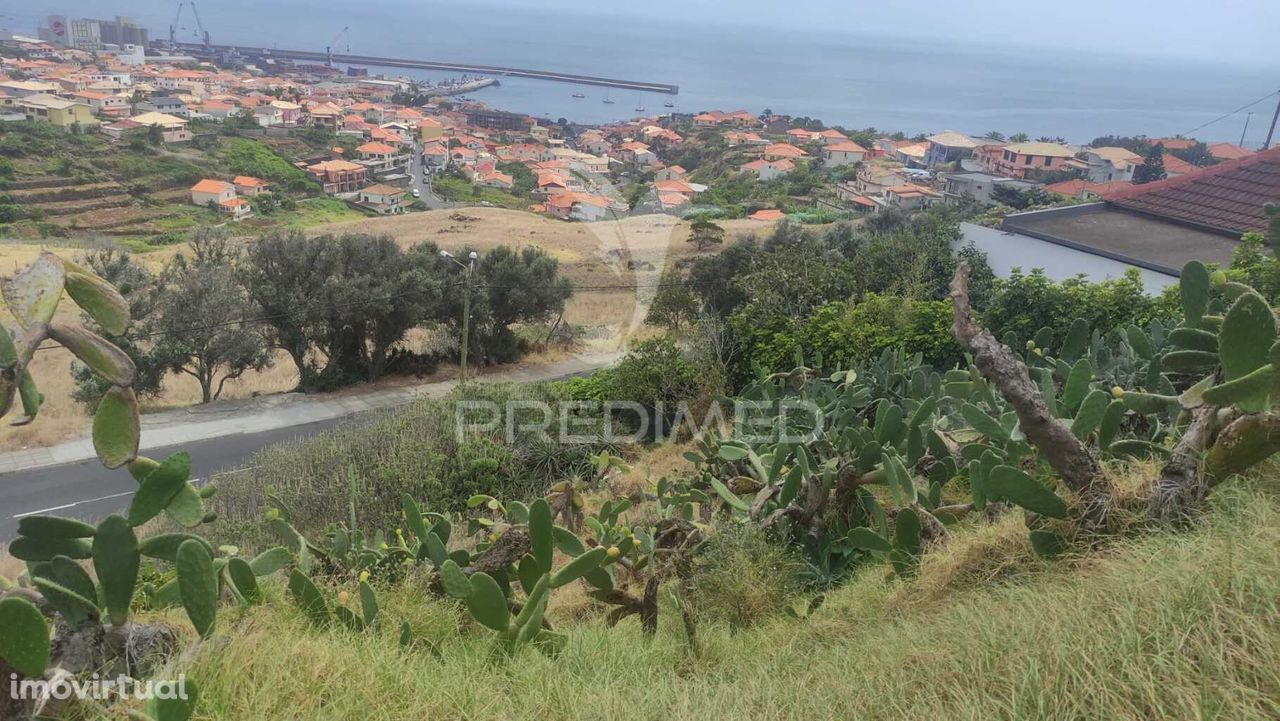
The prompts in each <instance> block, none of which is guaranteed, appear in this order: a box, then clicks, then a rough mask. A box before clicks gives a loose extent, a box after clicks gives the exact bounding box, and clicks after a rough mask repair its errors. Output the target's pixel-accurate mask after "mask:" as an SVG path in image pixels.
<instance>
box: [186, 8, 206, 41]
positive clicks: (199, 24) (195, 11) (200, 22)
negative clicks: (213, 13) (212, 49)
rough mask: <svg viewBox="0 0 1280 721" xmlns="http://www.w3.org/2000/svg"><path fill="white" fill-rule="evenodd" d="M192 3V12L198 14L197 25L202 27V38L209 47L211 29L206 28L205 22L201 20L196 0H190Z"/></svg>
mask: <svg viewBox="0 0 1280 721" xmlns="http://www.w3.org/2000/svg"><path fill="white" fill-rule="evenodd" d="M189 2H190V3H191V14H192V15H195V16H196V26H197V27H199V28H200V36H201V39H203V40H204V46H205V47H206V48H208V47H209V31H208V30H206V29H205V27H204V22H202V21H201V20H200V11H199V10H197V9H196V0H189Z"/></svg>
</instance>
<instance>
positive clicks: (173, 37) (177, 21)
mask: <svg viewBox="0 0 1280 721" xmlns="http://www.w3.org/2000/svg"><path fill="white" fill-rule="evenodd" d="M187 4H189V5H191V14H192V15H194V16H195V19H196V27H198V28H200V35H201V39H202V40H203V41H204V46H205V47H206V48H207V47H209V31H208V30H206V29H205V27H204V22H202V21H201V20H200V11H199V10H197V9H196V2H195V0H189V1H188V0H183V2H179V3H178V12H177V14H175V15H174V16H173V23H172V24H171V25H169V47H177V44H178V28H180V27H181V23H182V6H183V5H187Z"/></svg>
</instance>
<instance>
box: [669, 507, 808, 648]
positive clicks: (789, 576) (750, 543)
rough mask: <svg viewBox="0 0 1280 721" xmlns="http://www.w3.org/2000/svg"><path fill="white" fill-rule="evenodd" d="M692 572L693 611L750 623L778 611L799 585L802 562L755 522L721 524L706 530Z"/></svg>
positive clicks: (715, 617) (729, 621) (785, 604)
mask: <svg viewBox="0 0 1280 721" xmlns="http://www.w3.org/2000/svg"><path fill="white" fill-rule="evenodd" d="M701 561H702V564H701V566H700V567H699V569H698V571H697V573H696V574H695V576H694V578H693V584H692V585H693V593H692V600H693V606H694V610H695V612H696V613H697V614H698V615H699V616H702V617H704V618H707V619H711V620H717V621H727V622H728V623H729V624H730V625H731V626H734V627H738V626H751V625H753V624H755V623H758V622H760V621H763V620H765V619H767V618H770V617H772V616H775V615H777V614H780V613H782V612H783V609H785V608H786V607H787V605H788V604H789V603H790V602H791V601H792V600H793V599H794V598H795V596H796V595H797V594H799V593H800V591H801V590H802V588H803V584H802V581H801V574H802V573H803V572H804V569H805V563H804V561H803V560H802V559H801V558H800V557H799V556H797V555H795V554H794V553H793V552H792V551H790V550H788V548H787V547H786V546H784V545H782V544H778V543H773V542H771V541H770V540H769V538H768V537H767V536H766V534H765V532H764V531H761V530H760V529H759V528H758V527H755V526H750V525H746V526H736V525H735V526H722V527H721V528H719V529H717V532H716V533H713V534H711V535H710V536H709V539H708V541H707V546H706V548H705V550H704V551H703V554H702V556H701Z"/></svg>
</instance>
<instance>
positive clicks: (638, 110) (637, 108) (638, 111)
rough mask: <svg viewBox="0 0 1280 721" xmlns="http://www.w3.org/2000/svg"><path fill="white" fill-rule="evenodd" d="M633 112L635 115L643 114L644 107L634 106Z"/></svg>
mask: <svg viewBox="0 0 1280 721" xmlns="http://www.w3.org/2000/svg"><path fill="white" fill-rule="evenodd" d="M635 111H636V112H637V113H643V112H644V107H643V106H636V110H635Z"/></svg>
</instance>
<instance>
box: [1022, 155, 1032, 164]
mask: <svg viewBox="0 0 1280 721" xmlns="http://www.w3.org/2000/svg"><path fill="white" fill-rule="evenodd" d="M1022 164H1023V165H1031V156H1030V155H1028V156H1026V157H1025V158H1023V159H1022Z"/></svg>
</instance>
